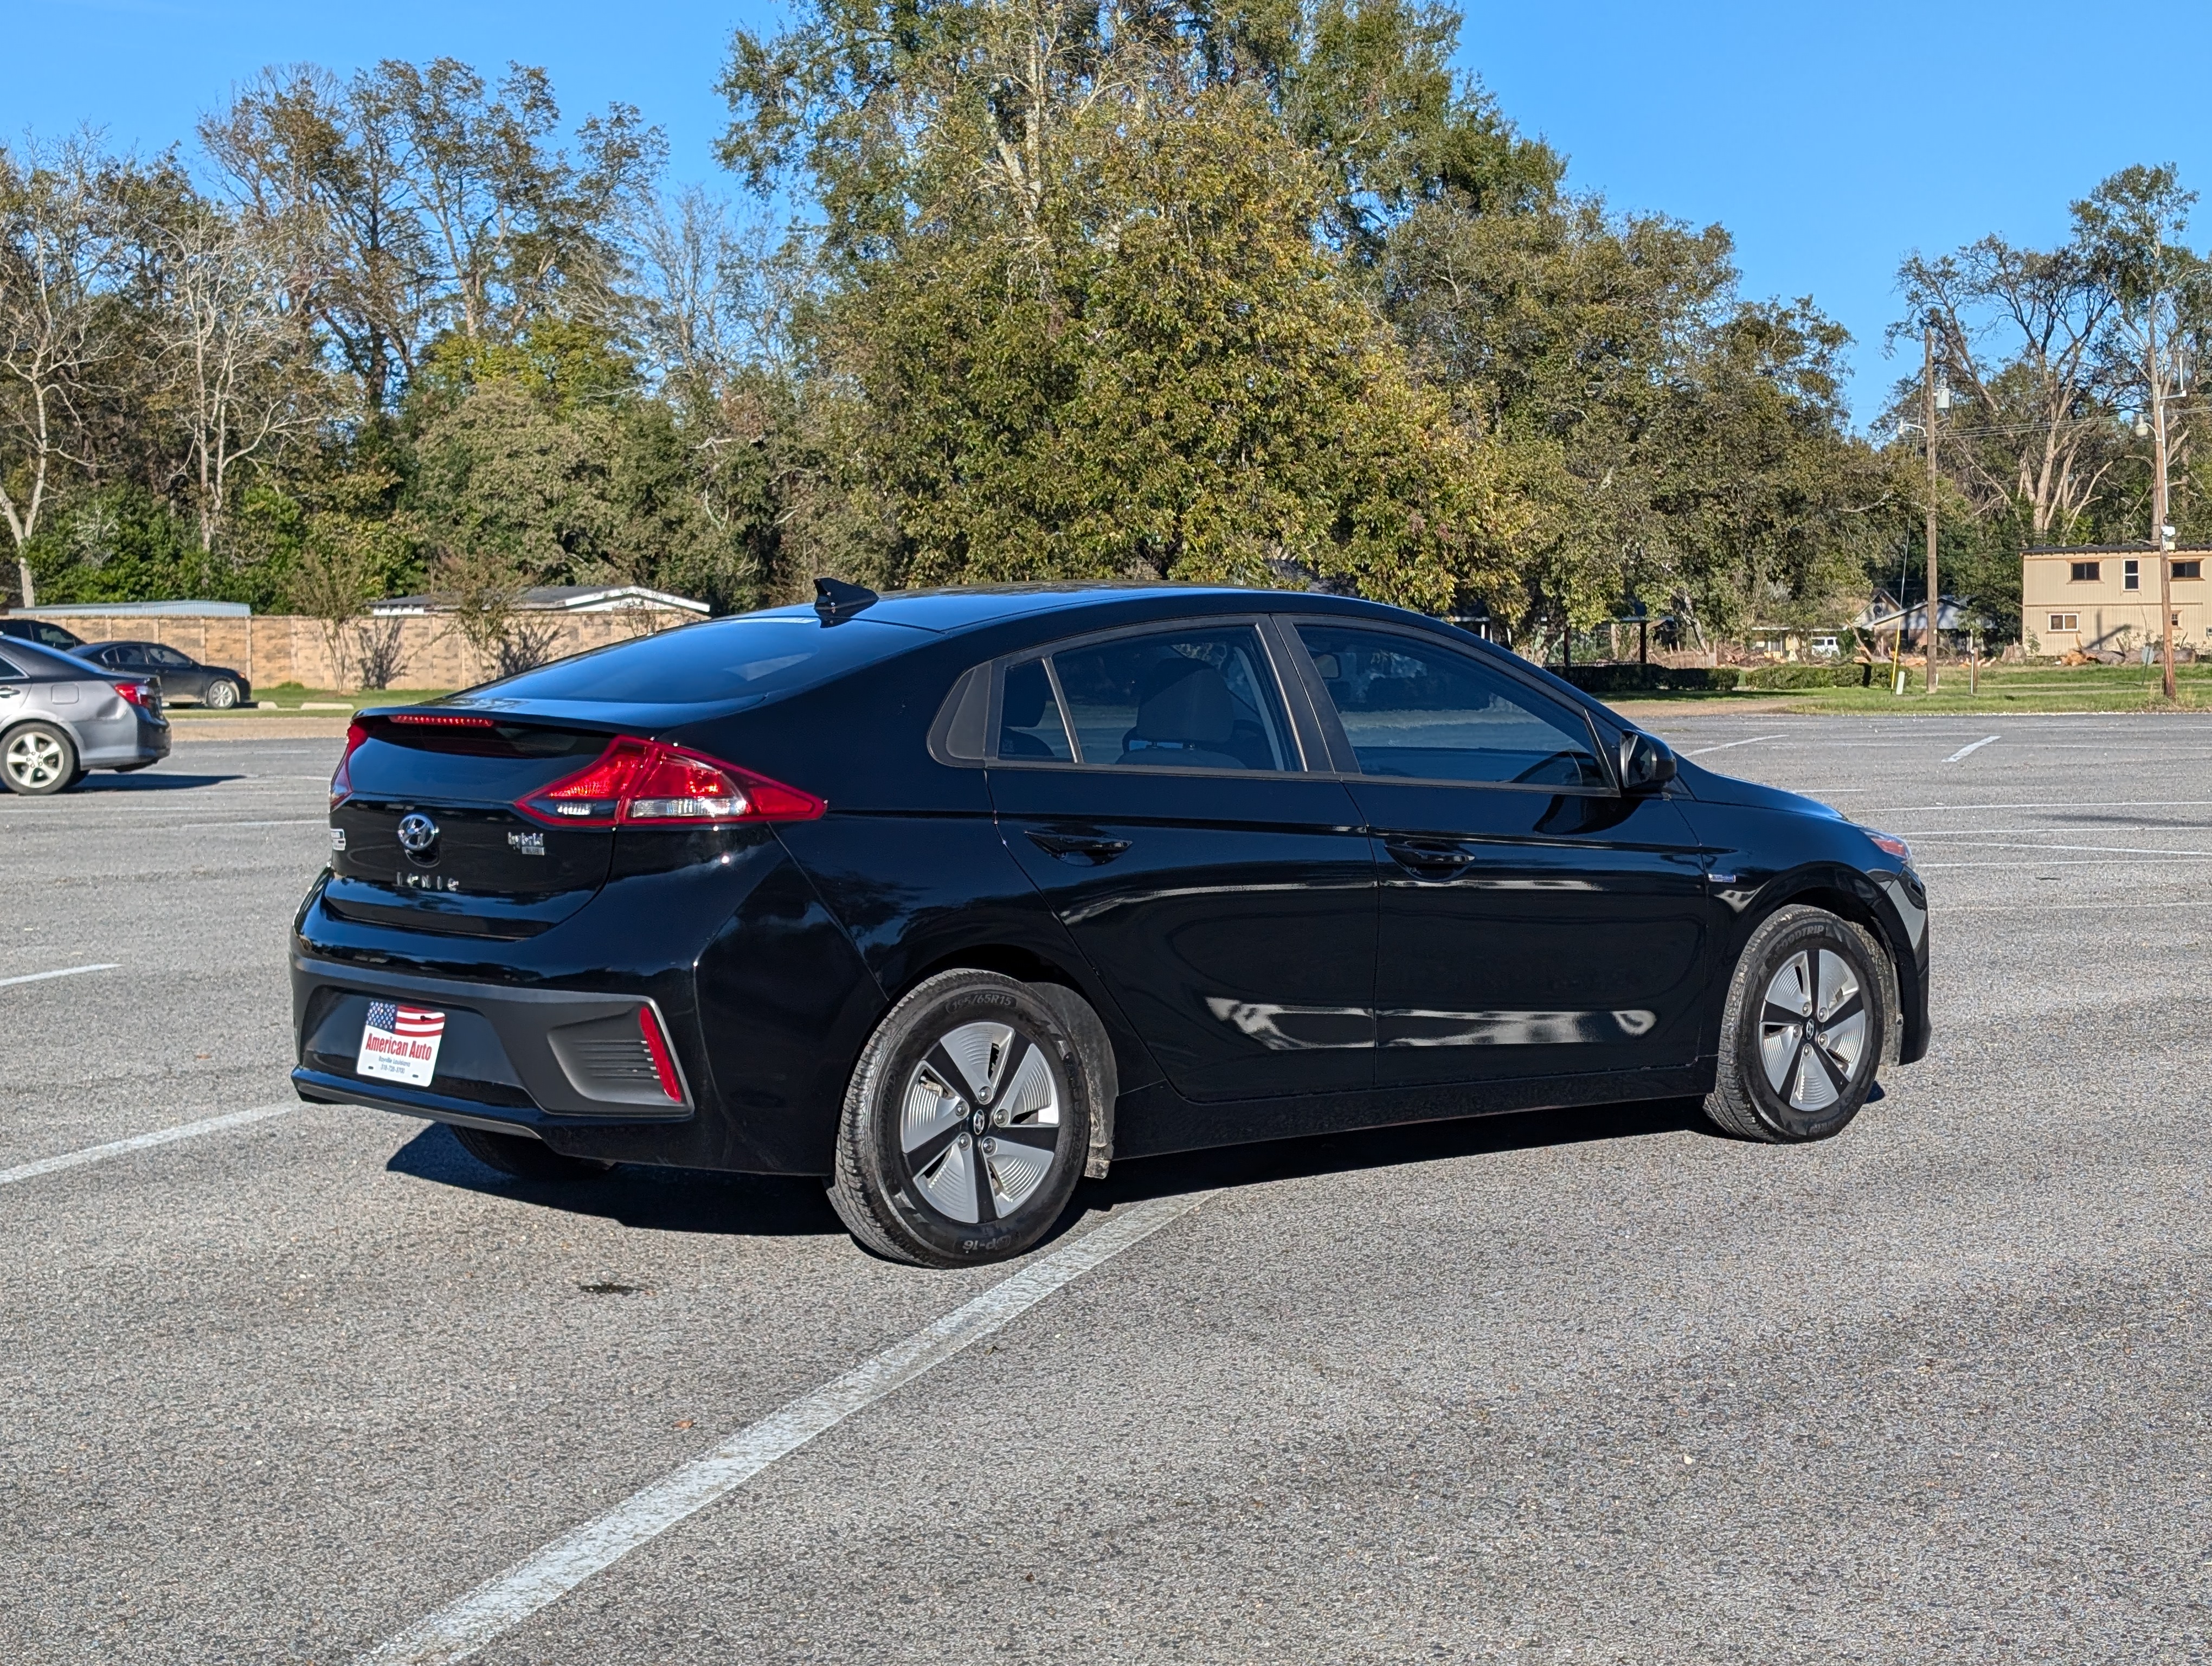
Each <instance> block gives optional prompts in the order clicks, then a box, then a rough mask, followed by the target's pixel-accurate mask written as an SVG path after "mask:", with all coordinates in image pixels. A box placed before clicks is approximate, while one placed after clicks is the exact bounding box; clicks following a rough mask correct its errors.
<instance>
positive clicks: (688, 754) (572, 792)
mask: <svg viewBox="0 0 2212 1666" xmlns="http://www.w3.org/2000/svg"><path fill="white" fill-rule="evenodd" d="M514 807H515V808H516V809H517V810H520V811H521V812H522V813H523V814H524V815H526V816H529V817H532V818H534V819H536V820H538V821H541V822H546V823H550V824H552V825H554V826H556V827H711V826H717V825H726V824H730V823H732V822H803V821H812V820H813V819H814V818H816V817H817V816H819V815H820V814H821V813H822V812H823V810H825V809H827V808H828V806H826V805H824V804H823V801H822V800H820V799H817V798H816V797H815V796H814V794H813V793H802V792H801V791H799V788H797V787H786V786H785V785H784V784H783V783H782V782H781V781H770V780H769V778H768V777H767V776H766V775H755V774H753V772H752V771H751V770H750V769H739V768H738V766H737V765H736V764H734V763H722V762H721V761H720V759H718V758H711V757H707V756H706V755H705V754H704V753H701V752H693V751H685V750H684V748H683V747H681V746H671V745H665V743H663V742H661V741H658V740H640V739H636V738H635V737H634V736H631V735H621V736H618V737H617V739H615V740H614V741H613V742H612V743H611V745H609V746H608V747H607V749H606V751H604V752H602V753H600V754H599V757H598V758H597V759H596V760H595V761H593V762H592V763H591V764H589V765H588V766H586V768H584V769H579V770H578V771H577V772H576V773H575V774H574V775H569V776H567V777H565V778H564V779H562V780H560V781H555V782H554V783H553V784H552V785H551V786H550V787H540V788H539V789H538V791H537V792H535V793H532V794H531V795H530V796H529V797H528V798H526V799H521V800H517V801H516V803H515V806H514Z"/></svg>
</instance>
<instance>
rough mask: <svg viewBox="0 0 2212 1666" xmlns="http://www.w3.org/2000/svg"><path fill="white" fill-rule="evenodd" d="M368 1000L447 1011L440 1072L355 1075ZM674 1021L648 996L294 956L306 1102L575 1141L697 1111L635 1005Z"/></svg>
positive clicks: (295, 1078) (676, 1061)
mask: <svg viewBox="0 0 2212 1666" xmlns="http://www.w3.org/2000/svg"><path fill="white" fill-rule="evenodd" d="M371 1000H400V1001H406V1002H408V1003H410V1004H411V1005H415V1006H430V1007H435V1008H436V1009H438V1010H440V1011H441V1012H444V1013H445V1014H446V1030H445V1035H444V1037H443V1039H442V1041H441V1047H440V1051H439V1055H438V1065H437V1073H436V1074H435V1076H434V1077H433V1078H432V1079H431V1081H430V1084H429V1085H428V1086H427V1087H420V1088H418V1087H413V1086H408V1085H402V1084H399V1083H397V1082H391V1081H383V1080H378V1079H373V1078H366V1077H362V1076H360V1075H358V1074H356V1072H355V1070H354V1061H355V1057H356V1054H357V1052H358V1050H359V1048H360V1043H361V1033H362V1021H363V1019H364V1018H365V1016H366V1014H367V1010H368V1003H369V1002H370V1001H371ZM641 1009H643V1010H645V1011H648V1012H651V1013H652V1014H653V1021H654V1022H655V1023H656V1024H658V1025H660V1028H661V1033H662V1034H663V1035H665V1034H666V1033H667V1022H666V1019H665V1016H664V1015H663V1014H662V1012H661V1011H660V1008H659V1005H658V1003H656V1002H655V1001H654V1000H653V999H652V998H651V997H649V996H645V995H639V994H622V993H603V992H597V991H579V990H573V989H544V988H516V987H511V986H507V985H501V984H489V983H477V982H466V981H463V980H459V979H453V978H441V977H428V976H420V975H416V974H411V973H401V972H392V971H387V970H383V969H380V968H368V967H361V966H351V965H344V964H337V963H335V962H329V961H322V960H318V959H315V958H312V957H309V956H307V955H302V954H295V955H294V956H293V958H292V1018H293V1026H294V1037H295V1043H296V1045H297V1049H298V1052H297V1057H298V1060H299V1067H298V1068H297V1069H295V1070H294V1071H293V1073H292V1082H293V1085H294V1087H295V1090H296V1091H298V1093H299V1095H300V1097H301V1098H303V1099H311V1100H315V1101H318V1102H320V1103H323V1104H359V1105H367V1106H370V1107H372V1108H374V1109H376V1110H397V1111H401V1112H404V1113H405V1114H407V1115H409V1116H427V1117H429V1118H431V1119H433V1120H435V1121H440V1122H462V1123H465V1124H467V1125H469V1126H471V1127H477V1128H497V1129H500V1130H501V1131H505V1132H511V1133H518V1134H532V1135H534V1136H536V1137H537V1138H539V1139H546V1138H547V1136H548V1134H549V1132H550V1133H551V1134H552V1136H553V1137H552V1138H551V1139H550V1140H549V1141H548V1143H550V1144H556V1145H562V1146H566V1145H568V1144H569V1143H570V1141H568V1140H567V1139H566V1138H565V1137H564V1134H565V1133H566V1132H567V1131H574V1130H582V1129H586V1128H600V1129H604V1128H609V1127H622V1128H629V1127H634V1126H635V1125H636V1124H639V1123H647V1124H668V1123H681V1122H685V1121H687V1120H689V1119H690V1117H691V1116H693V1115H694V1114H695V1111H696V1100H695V1098H694V1096H693V1093H692V1090H691V1087H690V1083H689V1082H688V1080H686V1079H685V1078H684V1067H683V1063H682V1061H681V1059H680V1058H673V1057H672V1058H671V1065H672V1067H673V1068H674V1070H675V1071H676V1073H677V1079H678V1086H679V1088H680V1089H681V1090H682V1092H683V1098H682V1100H681V1102H680V1103H679V1102H671V1100H670V1099H669V1097H667V1095H666V1094H665V1092H664V1091H662V1089H661V1086H660V1084H659V1077H658V1075H657V1074H656V1073H655V1072H654V1070H653V1061H652V1055H651V1054H650V1052H649V1051H648V1049H647V1047H646V1044H645V1041H644V1036H643V1032H642V1031H641V1029H640V1028H639V1020H638V1014H639V1012H640V1011H641ZM671 1052H672V1049H671Z"/></svg>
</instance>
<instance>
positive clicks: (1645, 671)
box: [1558, 666, 1743, 696]
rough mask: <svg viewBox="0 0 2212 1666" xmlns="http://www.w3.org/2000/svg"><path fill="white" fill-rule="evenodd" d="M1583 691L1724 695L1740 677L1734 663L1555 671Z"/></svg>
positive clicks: (1568, 668)
mask: <svg viewBox="0 0 2212 1666" xmlns="http://www.w3.org/2000/svg"><path fill="white" fill-rule="evenodd" d="M1558 674H1559V676H1561V677H1564V678H1566V679H1567V681H1569V682H1570V683H1572V684H1574V685H1575V686H1576V687H1577V688H1578V689H1580V690H1582V691H1583V693H1585V694H1595V695H1601V696H1603V695H1612V696H1620V695H1636V694H1726V693H1727V692H1729V690H1731V689H1733V688H1735V686H1736V685H1737V684H1739V683H1741V681H1742V680H1743V673H1742V672H1741V671H1738V670H1737V669H1736V668H1735V666H1568V667H1567V668H1566V669H1565V670H1564V671H1562V672H1559V673H1558Z"/></svg>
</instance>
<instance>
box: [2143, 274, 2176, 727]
mask: <svg viewBox="0 0 2212 1666" xmlns="http://www.w3.org/2000/svg"><path fill="white" fill-rule="evenodd" d="M2143 341H2144V344H2145V345H2144V350H2143V370H2144V374H2147V375H2148V377H2149V378H2150V444H2151V453H2152V458H2151V461H2152V469H2151V506H2150V520H2151V526H2153V527H2154V529H2155V530H2156V532H2157V534H2158V634H2159V641H2160V643H2161V644H2162V645H2163V647H2162V649H2161V652H2160V665H2161V666H2163V668H2164V669H2163V670H2162V672H2161V673H2160V686H2161V687H2162V688H2163V689H2164V690H2165V693H2166V698H2167V699H2168V700H2172V699H2173V698H2174V697H2175V696H2174V687H2173V524H2172V521H2171V520H2169V519H2168V518H2167V508H2166V398H2165V389H2164V387H2163V386H2161V384H2160V380H2159V374H2158V295H2157V294H2156V292H2155V291H2154V292H2153V293H2152V295H2151V300H2150V316H2149V322H2148V327H2147V328H2146V329H2145V331H2143Z"/></svg>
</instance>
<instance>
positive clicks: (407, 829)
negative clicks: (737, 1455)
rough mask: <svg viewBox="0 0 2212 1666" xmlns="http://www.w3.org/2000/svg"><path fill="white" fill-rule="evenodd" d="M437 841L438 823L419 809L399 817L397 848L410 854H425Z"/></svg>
mask: <svg viewBox="0 0 2212 1666" xmlns="http://www.w3.org/2000/svg"><path fill="white" fill-rule="evenodd" d="M437 842H438V824H437V823H435V822H434V821H432V820H431V819H430V818H428V816H426V815H424V814H423V813H422V812H421V811H419V810H418V811H416V812H414V813H413V814H412V815H409V816H402V817H401V818H399V848H401V849H402V850H404V851H405V852H406V853H407V854H409V855H410V856H427V855H428V854H430V852H431V851H432V850H433V849H434V848H436V846H437Z"/></svg>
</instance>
